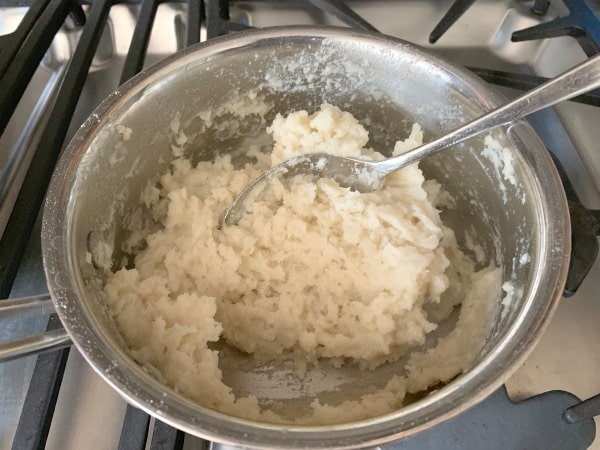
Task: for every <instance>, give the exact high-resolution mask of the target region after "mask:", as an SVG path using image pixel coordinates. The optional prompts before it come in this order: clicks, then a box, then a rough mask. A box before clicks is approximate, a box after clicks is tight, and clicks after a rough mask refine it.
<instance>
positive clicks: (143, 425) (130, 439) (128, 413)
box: [118, 405, 150, 450]
mask: <svg viewBox="0 0 600 450" xmlns="http://www.w3.org/2000/svg"><path fill="white" fill-rule="evenodd" d="M149 426H150V416H149V415H148V414H146V413H145V412H144V411H142V410H141V409H137V408H136V407H135V406H132V405H127V409H126V410H125V419H124V421H123V428H121V437H120V438H119V447H118V450H144V449H145V448H146V440H147V439H148V428H149Z"/></svg>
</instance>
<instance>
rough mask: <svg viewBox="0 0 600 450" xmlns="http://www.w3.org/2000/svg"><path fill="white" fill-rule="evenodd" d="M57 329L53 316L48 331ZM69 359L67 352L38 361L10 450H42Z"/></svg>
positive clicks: (56, 320)
mask: <svg viewBox="0 0 600 450" xmlns="http://www.w3.org/2000/svg"><path fill="white" fill-rule="evenodd" d="M60 327H62V325H61V323H60V320H59V319H58V316H57V315H56V314H53V315H52V316H51V317H50V320H49V321H48V327H47V330H48V331H50V330H55V329H58V328H60ZM68 356H69V349H68V348H66V349H63V350H59V351H55V352H50V353H44V354H41V355H39V356H38V357H37V361H36V363H35V368H34V370H33V375H32V377H31V380H32V381H31V383H30V384H29V390H28V391H27V396H26V397H25V403H24V404H23V410H22V411H21V417H20V419H19V424H18V425H17V430H16V433H15V437H14V440H13V444H12V449H13V450H43V449H44V448H45V446H46V440H47V439H48V433H49V431H50V425H51V423H52V417H53V415H54V409H55V407H56V400H57V399H58V393H59V390H60V384H61V382H62V378H63V375H64V371H65V367H66V365H67V358H68Z"/></svg>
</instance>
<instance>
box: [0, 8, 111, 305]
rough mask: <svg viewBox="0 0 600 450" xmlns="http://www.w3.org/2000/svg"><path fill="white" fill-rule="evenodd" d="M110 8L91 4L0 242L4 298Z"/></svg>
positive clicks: (1, 294)
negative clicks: (54, 119) (87, 18)
mask: <svg viewBox="0 0 600 450" xmlns="http://www.w3.org/2000/svg"><path fill="white" fill-rule="evenodd" d="M110 6H111V2H110V0H100V1H97V2H94V4H93V5H92V8H91V10H90V17H89V20H88V22H87V24H86V26H85V27H84V29H83V33H82V35H81V38H80V39H79V43H78V44H77V48H76V49H75V53H74V54H73V58H72V59H71V63H70V65H69V67H68V68H67V71H66V73H65V78H64V80H63V83H62V85H61V88H60V92H59V94H58V97H57V100H56V103H55V104H54V107H53V108H52V111H51V113H50V114H49V117H55V118H59V119H58V120H56V121H51V123H50V124H48V125H47V126H46V128H45V129H44V132H43V134H42V136H41V138H40V141H39V142H38V144H37V147H36V149H35V154H34V161H35V164H32V165H31V166H30V167H29V170H28V171H27V174H26V176H25V180H24V181H23V187H22V188H21V191H20V192H19V195H18V197H17V201H16V203H15V207H14V208H13V211H12V214H11V216H10V218H9V220H8V223H7V224H6V228H5V231H4V234H3V235H2V238H1V239H0V297H2V298H5V297H8V294H9V293H10V289H11V287H12V283H13V281H14V279H15V276H16V273H17V269H18V266H19V264H20V262H21V259H22V257H23V254H24V251H25V246H26V245H27V240H28V237H29V236H30V234H31V230H32V227H33V224H34V223H35V220H36V218H37V215H38V213H39V210H40V207H41V206H42V202H43V199H44V195H45V193H46V189H47V187H48V184H49V183H50V178H51V177H52V171H53V169H54V166H55V165H56V161H57V159H58V156H59V154H60V150H61V148H62V144H63V141H64V139H65V136H66V134H67V130H68V128H69V123H70V119H71V117H72V116H73V111H74V110H75V107H76V106H77V101H78V99H79V95H80V93H81V91H82V89H83V85H84V83H85V80H86V78H87V73H88V69H89V66H90V63H91V62H92V58H93V57H94V53H95V51H96V47H97V45H98V41H99V40H100V36H101V32H102V28H103V27H104V24H105V22H106V18H107V17H108V12H109V10H110ZM61 119H62V120H61Z"/></svg>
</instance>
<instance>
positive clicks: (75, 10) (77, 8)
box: [69, 0, 85, 27]
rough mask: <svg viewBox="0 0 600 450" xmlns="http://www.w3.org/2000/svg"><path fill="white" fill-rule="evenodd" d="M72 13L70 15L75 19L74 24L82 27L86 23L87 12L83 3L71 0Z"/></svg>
mask: <svg viewBox="0 0 600 450" xmlns="http://www.w3.org/2000/svg"><path fill="white" fill-rule="evenodd" d="M71 5H72V9H71V13H70V14H69V17H70V18H71V20H73V25H75V26H76V27H82V26H84V25H85V12H84V11H83V8H82V7H81V4H80V3H79V2H78V1H77V0H71Z"/></svg>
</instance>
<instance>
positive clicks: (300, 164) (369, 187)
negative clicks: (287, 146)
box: [221, 55, 600, 226]
mask: <svg viewBox="0 0 600 450" xmlns="http://www.w3.org/2000/svg"><path fill="white" fill-rule="evenodd" d="M598 87H600V55H596V56H594V57H593V58H590V59H588V60H587V61H585V62H583V63H581V64H579V65H577V66H575V67H574V68H572V69H569V70H567V71H566V72H564V73H563V74H561V75H559V76H557V77H556V78H554V79H552V80H549V81H547V82H546V83H544V84H542V85H540V86H538V87H537V88H535V89H533V90H531V91H529V92H527V93H525V94H523V95H521V96H520V97H517V98H516V99H515V100H513V101H511V102H509V103H507V104H505V105H504V106H501V107H499V108H497V109H495V110H493V111H491V112H489V113H487V114H484V115H483V116H481V117H479V118H478V119H475V120H473V121H471V122H469V123H467V124H466V125H463V126H462V127H460V128H458V129H456V130H454V131H451V132H450V133H448V134H447V135H445V136H443V137H441V138H439V139H436V140H434V141H432V142H430V143H428V144H425V145H422V146H420V147H417V148H416V149H413V150H410V151H408V152H406V153H403V154H401V155H399V156H396V157H394V158H389V159H384V160H381V161H368V160H361V159H356V158H349V157H342V156H335V155H331V154H327V153H310V154H306V155H301V156H297V157H294V158H291V159H288V160H287V161H284V162H283V163H281V164H279V165H277V166H275V167H273V168H271V169H270V170H268V171H267V172H265V173H263V174H262V175H261V176H259V177H258V178H257V179H255V180H254V181H253V182H252V183H250V184H249V185H248V186H246V188H245V189H244V190H243V191H242V192H241V193H240V194H239V195H238V196H237V197H236V198H235V200H234V201H233V202H232V203H231V204H230V205H229V207H228V208H227V210H226V211H225V214H224V216H223V218H222V220H221V226H223V225H225V226H229V225H235V224H237V223H238V222H239V221H240V219H241V218H242V217H243V216H244V214H245V213H246V210H247V205H248V203H249V202H252V201H254V200H255V199H256V198H257V196H258V195H259V194H260V193H261V192H262V191H263V189H264V187H265V186H266V184H267V183H268V182H270V181H271V180H273V179H274V178H279V177H285V178H289V177H293V176H296V175H308V176H310V177H312V178H315V179H318V178H331V179H333V180H334V181H336V182H338V183H339V184H340V186H343V187H347V188H350V189H353V190H356V191H359V192H369V191H374V190H376V189H379V188H380V187H381V186H382V185H383V183H384V180H385V177H386V176H388V175H389V174H390V173H392V172H395V171H397V170H400V169H402V168H404V167H406V166H407V165H409V164H412V163H414V162H416V161H420V160H421V159H423V158H425V157H426V156H429V155H433V154H435V153H437V152H439V151H441V150H443V149H445V148H448V147H452V146H453V145H455V144H458V143H460V142H463V141H464V140H466V139H469V138H471V137H473V136H476V135H478V134H480V133H483V132H485V131H489V130H491V129H492V128H495V127H498V126H501V125H505V124H507V123H510V122H513V121H515V120H518V119H521V118H523V117H525V116H527V115H529V114H532V113H534V112H536V111H539V110H541V109H544V108H547V107H549V106H552V105H554V104H556V103H559V102H561V101H563V100H568V99H570V98H573V97H575V96H577V95H580V94H583V93H585V92H588V91H590V90H592V89H596V88H598Z"/></svg>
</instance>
